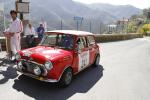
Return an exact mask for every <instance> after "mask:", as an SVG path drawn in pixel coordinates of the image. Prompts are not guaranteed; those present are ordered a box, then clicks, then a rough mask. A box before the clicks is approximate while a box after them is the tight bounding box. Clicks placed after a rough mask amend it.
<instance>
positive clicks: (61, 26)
mask: <svg viewBox="0 0 150 100" xmlns="http://www.w3.org/2000/svg"><path fill="white" fill-rule="evenodd" d="M60 29H61V30H62V29H63V23H62V20H61V22H60Z"/></svg>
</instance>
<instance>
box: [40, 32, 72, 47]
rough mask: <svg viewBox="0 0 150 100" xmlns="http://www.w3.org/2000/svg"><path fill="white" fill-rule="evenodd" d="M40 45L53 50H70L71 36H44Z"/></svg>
mask: <svg viewBox="0 0 150 100" xmlns="http://www.w3.org/2000/svg"><path fill="white" fill-rule="evenodd" d="M40 45H42V46H50V47H55V48H63V49H72V48H73V36H72V35H69V34H49V35H45V36H44V38H43V39H42V41H41V43H40Z"/></svg>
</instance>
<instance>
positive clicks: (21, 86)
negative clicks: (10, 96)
mask: <svg viewBox="0 0 150 100" xmlns="http://www.w3.org/2000/svg"><path fill="white" fill-rule="evenodd" d="M103 70H104V69H103V66H98V67H95V68H92V67H89V68H87V69H86V70H85V71H83V72H81V73H79V74H78V75H76V76H75V77H74V80H73V81H72V84H71V85H70V86H68V87H67V88H58V86H57V85H56V84H50V83H45V82H40V81H38V80H34V79H31V78H29V77H27V76H24V75H21V76H20V77H19V78H18V79H16V80H15V83H14V85H13V88H14V89H16V90H17V91H21V92H23V93H24V94H26V95H28V96H30V97H33V98H34V99H36V100H66V99H68V98H69V97H71V96H72V95H74V94H76V93H86V92H88V91H89V90H90V89H91V88H92V87H93V86H94V85H95V84H96V83H97V82H98V81H99V80H100V79H101V78H102V76H103Z"/></svg>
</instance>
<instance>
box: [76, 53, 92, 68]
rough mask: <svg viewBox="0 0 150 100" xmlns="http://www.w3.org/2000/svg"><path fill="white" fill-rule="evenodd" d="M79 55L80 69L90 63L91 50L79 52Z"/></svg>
mask: <svg viewBox="0 0 150 100" xmlns="http://www.w3.org/2000/svg"><path fill="white" fill-rule="evenodd" d="M78 57H79V65H78V66H79V71H81V70H82V69H84V68H85V67H87V66H88V65H89V57H90V56H89V51H84V52H82V53H81V54H78Z"/></svg>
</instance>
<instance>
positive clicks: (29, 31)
mask: <svg viewBox="0 0 150 100" xmlns="http://www.w3.org/2000/svg"><path fill="white" fill-rule="evenodd" d="M35 35H36V32H35V29H34V27H33V26H32V24H28V25H27V27H26V29H25V36H26V42H27V45H28V47H29V48H31V47H33V46H34V36H35Z"/></svg>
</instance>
